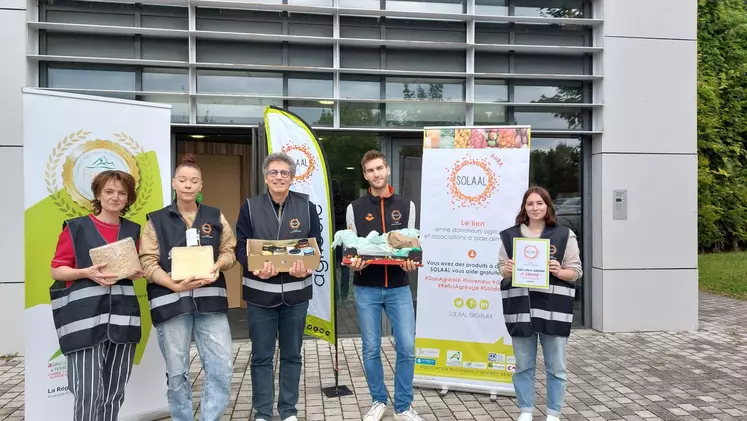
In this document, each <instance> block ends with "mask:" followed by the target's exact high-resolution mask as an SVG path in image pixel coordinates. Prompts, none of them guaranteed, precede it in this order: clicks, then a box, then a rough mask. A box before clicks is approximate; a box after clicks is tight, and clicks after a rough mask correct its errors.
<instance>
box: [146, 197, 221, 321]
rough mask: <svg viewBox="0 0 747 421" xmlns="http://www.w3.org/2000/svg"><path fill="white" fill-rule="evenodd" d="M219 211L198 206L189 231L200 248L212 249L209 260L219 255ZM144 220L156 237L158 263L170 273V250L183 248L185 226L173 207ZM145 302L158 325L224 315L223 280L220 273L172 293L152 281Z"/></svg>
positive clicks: (174, 206)
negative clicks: (185, 317) (211, 279)
mask: <svg viewBox="0 0 747 421" xmlns="http://www.w3.org/2000/svg"><path fill="white" fill-rule="evenodd" d="M220 214H221V213H220V209H218V208H213V207H210V206H207V205H200V206H199V208H198V209H197V215H195V220H194V222H193V223H192V228H197V231H198V232H199V235H200V245H201V246H212V247H213V260H217V259H218V255H219V254H220V239H221V234H222V233H223V230H224V229H231V227H224V226H223V225H222V224H221V222H220V219H221V218H220ZM148 220H149V221H150V222H151V223H152V224H153V229H154V231H155V232H156V237H157V238H158V251H159V253H160V260H159V264H160V265H161V268H163V270H165V271H166V272H168V273H171V249H172V248H174V247H184V246H186V245H187V237H186V231H187V225H186V224H185V223H184V220H183V219H182V217H181V215H180V214H179V211H178V210H177V208H176V204H173V203H172V204H171V205H169V206H166V207H165V208H163V209H160V210H157V211H155V212H152V213H149V214H148ZM147 290H148V301H149V304H150V315H151V319H153V325H154V326H155V325H158V324H159V323H163V322H165V321H167V320H170V319H173V318H174V317H177V316H181V315H182V314H189V313H193V312H198V313H225V312H227V311H228V298H226V297H227V295H226V292H227V291H226V278H225V276H224V275H223V273H222V272H221V273H220V275H218V279H217V280H216V281H215V282H213V283H212V284H208V285H205V286H202V287H199V288H195V289H193V290H191V291H184V292H174V291H172V290H170V289H168V288H166V287H163V286H161V285H158V284H156V283H153V282H149V283H148V287H147Z"/></svg>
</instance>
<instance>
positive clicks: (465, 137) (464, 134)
mask: <svg viewBox="0 0 747 421" xmlns="http://www.w3.org/2000/svg"><path fill="white" fill-rule="evenodd" d="M471 134H472V130H470V129H456V130H455V132H454V147H455V148H468V147H469V145H470V142H469V139H470V136H471Z"/></svg>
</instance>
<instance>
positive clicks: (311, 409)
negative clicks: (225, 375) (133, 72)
mask: <svg viewBox="0 0 747 421" xmlns="http://www.w3.org/2000/svg"><path fill="white" fill-rule="evenodd" d="M631 311H633V309H631ZM700 321H701V324H700V330H699V331H697V332H692V333H675V332H663V333H662V332H658V333H636V334H616V335H603V334H600V333H598V332H595V331H592V330H576V331H574V333H573V335H572V336H571V341H570V345H569V352H568V354H569V367H570V371H571V376H570V384H569V387H568V395H567V399H566V408H565V410H564V418H565V419H568V420H650V419H662V420H724V421H725V420H741V421H747V303H745V302H739V301H735V300H730V299H726V298H721V297H714V296H710V295H701V298H700ZM360 346H361V345H360V341H359V340H355V339H345V340H342V341H341V354H340V366H341V378H340V383H341V384H344V385H347V386H349V387H350V388H351V389H352V390H353V391H354V392H355V394H354V396H350V397H344V398H337V399H327V398H325V397H324V396H323V395H322V393H321V388H322V387H323V386H329V385H330V384H332V382H333V377H332V373H333V371H332V352H331V350H330V348H329V346H328V345H327V344H325V343H323V342H319V341H307V342H306V343H305V345H304V357H305V365H304V376H303V379H302V392H301V403H300V405H299V408H300V409H301V413H300V414H299V415H300V417H299V418H301V419H306V420H310V421H311V420H327V421H343V420H360V419H361V414H362V413H365V412H366V410H367V409H368V406H369V405H370V398H369V396H368V390H367V387H366V380H365V377H364V373H363V368H362V365H361V360H360V355H361V352H360ZM384 348H385V354H386V363H385V370H387V371H386V374H387V384H388V386H389V387H390V390H391V387H392V379H393V372H392V367H393V365H394V348H393V346H392V343H391V341H390V340H386V342H385V347H384ZM249 349H250V344H249V343H247V342H237V343H235V344H234V351H235V353H236V360H235V369H234V376H233V395H232V397H231V407H230V408H229V409H228V410H227V411H226V415H225V417H224V419H226V420H247V419H249V416H250V411H251V401H250V396H251V379H250V377H249V372H248V358H249ZM193 356H194V357H195V358H194V360H193V364H192V370H191V374H192V378H193V379H194V384H195V387H194V394H195V402H198V401H199V391H200V389H201V387H202V386H201V385H202V372H201V369H200V363H199V358H197V357H196V353H195V352H193ZM539 368H540V367H538V369H539ZM538 380H539V382H540V383H543V384H544V372H543V371H542V370H538ZM543 394H544V387H543V386H540V387H538V398H537V400H538V409H537V411H536V415H537V416H539V415H541V413H542V410H544V408H542V405H543V403H544V397H543V396H541V395H543ZM195 407H196V408H195V409H197V404H195ZM415 407H416V409H417V410H418V411H419V412H420V414H421V415H422V416H423V418H424V419H426V420H442V421H445V420H485V421H487V420H512V419H516V417H517V412H518V410H517V408H516V404H515V402H514V400H512V399H508V398H499V399H498V401H497V402H491V401H490V399H489V398H488V397H487V396H484V395H472V394H466V393H451V392H450V393H449V394H447V395H446V396H445V397H441V396H439V395H438V393H437V392H436V391H434V390H417V389H416V393H415ZM389 415H390V416H391V409H390V411H389ZM22 418H23V359H22V358H14V359H11V360H8V361H4V362H3V361H0V419H9V420H11V419H18V420H20V419H22ZM541 419H544V418H541Z"/></svg>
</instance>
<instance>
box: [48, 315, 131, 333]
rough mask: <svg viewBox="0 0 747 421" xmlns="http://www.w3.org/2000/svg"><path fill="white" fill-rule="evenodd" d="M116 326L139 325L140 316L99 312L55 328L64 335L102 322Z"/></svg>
mask: <svg viewBox="0 0 747 421" xmlns="http://www.w3.org/2000/svg"><path fill="white" fill-rule="evenodd" d="M106 323H108V324H110V325H117V326H130V327H135V326H136V327H140V317H136V316H122V315H119V314H100V315H98V316H94V317H89V318H87V319H83V320H77V321H74V322H72V323H68V324H66V325H63V326H60V328H59V329H57V335H59V336H64V335H69V334H71V333H75V332H80V331H81V330H85V329H91V328H94V327H96V326H99V325H102V324H106Z"/></svg>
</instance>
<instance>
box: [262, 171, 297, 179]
mask: <svg viewBox="0 0 747 421" xmlns="http://www.w3.org/2000/svg"><path fill="white" fill-rule="evenodd" d="M278 174H280V176H281V177H283V178H288V177H290V175H291V173H290V171H288V170H280V171H278V170H270V171H267V175H269V176H270V177H272V178H275V177H277V176H278Z"/></svg>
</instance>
